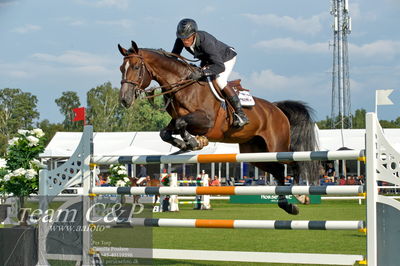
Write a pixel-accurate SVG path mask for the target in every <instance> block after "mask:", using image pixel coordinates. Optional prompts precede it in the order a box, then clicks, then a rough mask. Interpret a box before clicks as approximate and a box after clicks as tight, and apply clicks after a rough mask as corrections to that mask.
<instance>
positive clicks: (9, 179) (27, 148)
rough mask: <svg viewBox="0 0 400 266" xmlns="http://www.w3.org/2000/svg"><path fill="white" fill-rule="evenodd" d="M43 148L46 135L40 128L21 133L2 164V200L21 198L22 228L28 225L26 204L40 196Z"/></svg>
mask: <svg viewBox="0 0 400 266" xmlns="http://www.w3.org/2000/svg"><path fill="white" fill-rule="evenodd" d="M44 144H45V138H44V133H43V131H42V130H41V129H40V128H36V129H33V130H18V133H17V135H16V136H15V137H14V138H13V139H11V140H10V141H9V142H8V148H7V154H6V158H5V160H4V159H3V160H2V161H1V164H0V166H2V167H1V168H0V192H1V193H2V195H3V199H4V197H5V196H6V195H11V194H12V195H13V196H14V197H17V198H18V202H19V206H18V207H19V212H18V213H19V216H18V218H19V221H20V224H21V225H26V219H27V213H25V212H24V211H23V209H22V208H23V207H24V205H25V200H26V198H27V197H28V196H29V195H31V194H37V192H38V189H39V168H40V162H39V161H38V159H37V158H38V155H39V153H42V152H43V151H44V148H45V146H44ZM22 214H25V215H24V217H22V216H21V215H22Z"/></svg>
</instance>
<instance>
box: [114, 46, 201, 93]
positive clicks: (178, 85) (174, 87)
mask: <svg viewBox="0 0 400 266" xmlns="http://www.w3.org/2000/svg"><path fill="white" fill-rule="evenodd" d="M163 53H164V54H166V55H173V56H175V57H178V58H180V59H182V60H183V62H185V63H186V65H187V66H188V67H189V69H190V70H191V71H193V66H191V65H190V64H189V63H187V61H190V62H195V61H194V60H189V59H187V58H184V57H182V56H180V55H175V54H172V53H168V52H165V51H163ZM131 57H136V58H139V59H140V70H139V74H138V77H137V81H134V80H130V79H122V80H121V85H123V84H124V83H128V84H131V85H133V86H136V87H137V88H139V89H140V90H142V91H145V92H146V93H148V92H150V93H151V95H146V96H145V97H144V98H146V99H150V98H154V97H157V96H160V95H165V94H170V93H173V92H176V91H179V90H181V89H183V88H185V87H188V86H189V85H191V84H193V83H195V82H197V81H195V80H191V79H182V80H180V81H178V82H175V83H173V84H168V85H164V86H157V87H152V88H150V89H149V90H145V89H144V88H142V85H143V82H144V74H145V71H147V73H148V74H149V76H150V79H151V80H153V75H152V73H151V72H152V71H151V69H149V66H148V65H146V63H145V60H144V58H143V56H142V55H140V54H129V55H125V56H124V60H125V59H129V58H131ZM167 87H168V88H169V89H168V90H166V91H163V92H161V93H157V94H153V93H152V92H154V91H155V90H156V89H163V88H167Z"/></svg>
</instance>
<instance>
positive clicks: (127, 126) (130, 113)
mask: <svg viewBox="0 0 400 266" xmlns="http://www.w3.org/2000/svg"><path fill="white" fill-rule="evenodd" d="M163 107H164V105H163V98H162V97H158V98H156V99H155V100H154V104H153V105H152V104H150V103H149V101H148V100H146V99H142V100H136V102H135V104H134V105H133V106H132V107H131V108H130V109H125V110H124V111H123V114H122V118H121V127H122V128H123V129H122V131H159V130H160V129H162V128H163V127H165V126H166V125H167V124H168V123H169V121H170V120H171V117H170V116H169V114H168V113H167V112H166V111H164V110H162V109H163Z"/></svg>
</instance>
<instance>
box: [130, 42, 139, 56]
mask: <svg viewBox="0 0 400 266" xmlns="http://www.w3.org/2000/svg"><path fill="white" fill-rule="evenodd" d="M131 43H132V50H133V52H134V53H135V54H137V53H138V52H139V47H138V46H137V44H136V43H135V42H134V41H131Z"/></svg>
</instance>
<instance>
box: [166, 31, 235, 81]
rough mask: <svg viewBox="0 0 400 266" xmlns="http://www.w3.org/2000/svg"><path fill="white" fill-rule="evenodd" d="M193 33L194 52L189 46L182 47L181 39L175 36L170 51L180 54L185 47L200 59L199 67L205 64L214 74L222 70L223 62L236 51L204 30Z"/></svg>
mask: <svg viewBox="0 0 400 266" xmlns="http://www.w3.org/2000/svg"><path fill="white" fill-rule="evenodd" d="M195 34H196V41H195V44H194V52H193V51H192V50H191V49H190V48H188V47H184V45H183V42H182V40H181V39H179V38H177V39H176V41H175V44H174V48H173V49H172V53H174V54H178V55H180V54H181V52H182V50H183V48H185V49H186V50H187V51H188V52H189V53H191V54H192V55H193V56H194V57H195V58H198V59H200V60H201V63H200V66H201V67H204V66H207V67H208V69H209V70H210V71H211V72H212V73H213V74H214V75H217V74H219V73H222V72H224V71H225V65H224V62H226V61H229V60H231V59H232V58H234V57H235V56H236V52H235V51H234V50H232V49H231V47H230V46H228V45H226V44H225V43H223V42H221V41H219V40H217V39H216V38H215V37H214V36H212V35H211V34H209V33H207V32H205V31H197V32H196V33H195Z"/></svg>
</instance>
